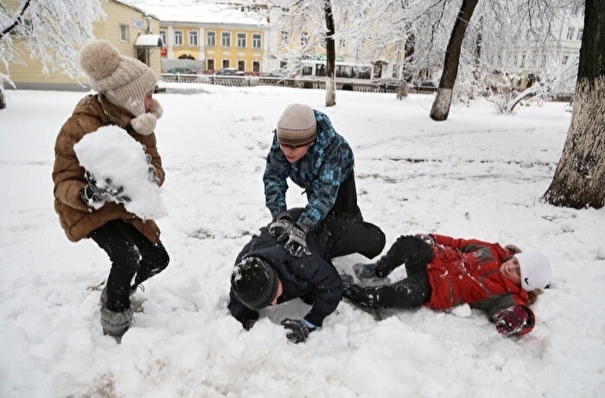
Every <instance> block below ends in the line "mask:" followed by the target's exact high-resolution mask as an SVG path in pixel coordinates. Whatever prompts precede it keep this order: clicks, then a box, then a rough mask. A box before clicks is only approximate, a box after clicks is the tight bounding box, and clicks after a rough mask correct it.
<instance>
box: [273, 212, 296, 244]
mask: <svg viewBox="0 0 605 398" xmlns="http://www.w3.org/2000/svg"><path fill="white" fill-rule="evenodd" d="M290 229H292V219H291V218H290V216H289V215H288V213H286V212H284V213H281V214H280V215H278V216H277V217H275V221H273V222H272V223H271V224H269V233H270V234H271V236H273V237H274V238H275V239H277V241H278V242H281V241H284V240H286V239H288V236H289V235H290Z"/></svg>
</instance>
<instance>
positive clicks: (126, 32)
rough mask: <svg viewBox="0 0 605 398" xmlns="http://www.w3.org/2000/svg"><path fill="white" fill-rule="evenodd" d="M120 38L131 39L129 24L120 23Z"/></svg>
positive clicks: (123, 39) (122, 39)
mask: <svg viewBox="0 0 605 398" xmlns="http://www.w3.org/2000/svg"><path fill="white" fill-rule="evenodd" d="M120 40H121V41H130V29H129V28H128V25H120Z"/></svg>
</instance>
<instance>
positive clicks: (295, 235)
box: [284, 223, 311, 257]
mask: <svg viewBox="0 0 605 398" xmlns="http://www.w3.org/2000/svg"><path fill="white" fill-rule="evenodd" d="M308 231H309V228H308V227H306V226H304V225H301V224H299V223H294V224H292V227H291V228H290V231H289V235H288V241H287V242H286V244H285V245H284V249H286V250H287V251H288V253H290V255H291V256H292V257H302V255H303V254H305V255H307V256H308V255H310V254H311V251H309V248H308V247H307V232H308Z"/></svg>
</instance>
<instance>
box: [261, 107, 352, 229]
mask: <svg viewBox="0 0 605 398" xmlns="http://www.w3.org/2000/svg"><path fill="white" fill-rule="evenodd" d="M314 112H315V119H316V121H317V126H318V129H317V139H316V140H315V143H314V144H312V145H311V146H310V147H309V151H308V152H307V154H306V155H305V156H304V157H303V158H302V159H301V160H299V161H298V162H296V163H294V164H292V163H290V162H288V159H286V156H285V155H284V153H283V152H282V151H281V149H280V148H279V142H277V137H276V136H274V137H273V144H272V145H271V149H270V151H269V155H268V156H267V165H266V168H265V173H264V176H263V180H264V183H265V202H266V205H267V207H268V208H269V210H270V211H271V216H272V217H273V218H275V217H276V216H277V215H278V214H280V213H282V212H284V211H286V209H287V206H286V190H287V189H288V184H287V182H286V179H287V178H288V177H290V179H291V180H292V181H293V182H294V183H295V184H296V185H298V186H300V187H302V188H304V189H305V190H306V192H307V197H308V198H309V202H308V204H307V206H306V207H305V210H304V211H303V213H302V215H301V216H300V218H299V219H298V221H299V222H300V223H301V224H304V225H306V226H308V227H309V228H310V229H311V230H314V229H315V228H317V226H318V225H319V223H320V222H321V221H322V220H323V219H325V218H326V216H327V215H328V213H329V212H330V210H332V207H334V203H335V202H336V196H337V195H338V188H339V187H340V184H342V182H343V181H344V180H345V179H346V178H347V177H349V176H350V175H351V172H352V171H353V165H354V158H353V151H352V150H351V147H350V146H349V144H348V143H347V141H346V140H345V139H344V138H343V137H342V136H340V135H339V134H337V133H336V131H335V130H334V128H333V127H332V123H331V122H330V119H329V118H328V117H327V116H326V115H325V114H323V113H322V112H319V111H316V110H315V111H314Z"/></svg>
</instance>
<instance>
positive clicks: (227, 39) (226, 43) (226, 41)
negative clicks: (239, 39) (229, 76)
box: [221, 32, 231, 68]
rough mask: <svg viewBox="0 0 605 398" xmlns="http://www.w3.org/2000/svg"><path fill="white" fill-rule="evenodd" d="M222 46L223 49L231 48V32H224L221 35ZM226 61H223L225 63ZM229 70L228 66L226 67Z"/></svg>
mask: <svg viewBox="0 0 605 398" xmlns="http://www.w3.org/2000/svg"><path fill="white" fill-rule="evenodd" d="M221 46H222V47H231V32H222V33H221ZM224 62H225V61H223V63H224ZM225 68H228V66H225Z"/></svg>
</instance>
